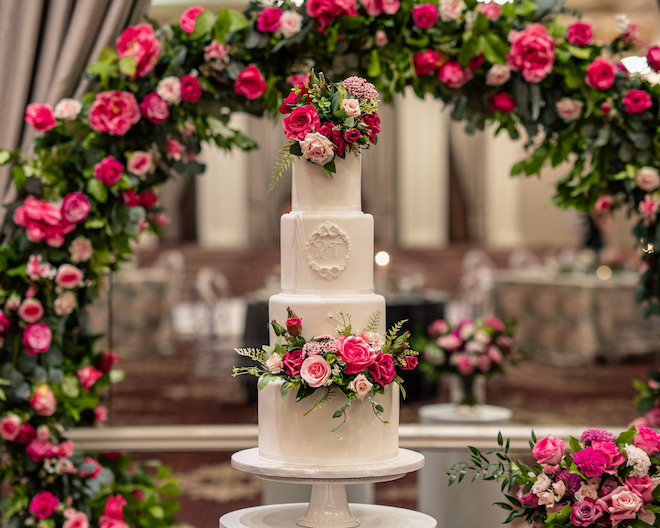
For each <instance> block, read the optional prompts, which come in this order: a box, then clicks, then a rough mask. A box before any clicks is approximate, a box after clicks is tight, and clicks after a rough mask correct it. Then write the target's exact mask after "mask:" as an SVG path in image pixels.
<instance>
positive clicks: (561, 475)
mask: <svg viewBox="0 0 660 528" xmlns="http://www.w3.org/2000/svg"><path fill="white" fill-rule="evenodd" d="M557 480H558V481H559V480H561V481H562V482H563V483H564V484H566V494H567V495H569V496H573V495H575V494H576V493H577V491H578V490H579V489H580V487H581V486H582V477H580V475H576V474H575V473H569V471H568V469H562V470H561V471H560V472H558V473H557Z"/></svg>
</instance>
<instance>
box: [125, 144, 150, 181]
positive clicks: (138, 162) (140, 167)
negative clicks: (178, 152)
mask: <svg viewBox="0 0 660 528" xmlns="http://www.w3.org/2000/svg"><path fill="white" fill-rule="evenodd" d="M153 167H154V158H153V154H151V152H145V151H143V150H136V151H134V152H133V153H132V154H131V155H130V156H129V157H128V159H127V160H126V169H128V172H130V173H131V174H135V175H136V176H145V175H146V174H148V173H149V172H150V171H151V169H153Z"/></svg>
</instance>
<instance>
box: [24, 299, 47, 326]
mask: <svg viewBox="0 0 660 528" xmlns="http://www.w3.org/2000/svg"><path fill="white" fill-rule="evenodd" d="M43 315H44V307H43V306H41V303H40V302H39V301H38V300H37V299H25V300H24V301H23V302H22V303H21V306H20V307H19V308H18V316H19V317H20V318H21V319H23V321H25V322H26V323H36V322H37V321H38V320H39V319H41V317H42V316H43Z"/></svg>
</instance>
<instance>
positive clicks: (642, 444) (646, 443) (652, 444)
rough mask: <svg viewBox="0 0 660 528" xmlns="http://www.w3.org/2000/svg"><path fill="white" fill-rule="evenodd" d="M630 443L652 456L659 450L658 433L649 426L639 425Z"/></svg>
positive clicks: (659, 440) (659, 438)
mask: <svg viewBox="0 0 660 528" xmlns="http://www.w3.org/2000/svg"><path fill="white" fill-rule="evenodd" d="M632 444H633V445H634V446H635V447H639V448H640V449H641V450H642V451H644V452H645V453H646V454H647V455H649V456H650V457H652V456H654V455H656V454H657V453H658V451H659V450H660V435H659V434H658V433H656V432H655V431H654V430H653V429H651V428H650V427H640V428H639V432H638V433H637V434H636V435H635V436H634V437H633V439H632Z"/></svg>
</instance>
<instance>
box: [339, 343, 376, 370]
mask: <svg viewBox="0 0 660 528" xmlns="http://www.w3.org/2000/svg"><path fill="white" fill-rule="evenodd" d="M337 355H338V356H339V357H340V358H341V359H342V360H343V361H345V362H346V368H345V369H344V373H345V374H358V373H360V372H362V371H364V369H366V368H367V367H370V366H371V365H372V364H373V363H374V361H375V360H376V353H375V352H374V351H373V349H372V348H371V347H370V346H369V345H368V344H367V342H366V341H365V340H364V339H362V338H359V337H356V336H348V337H346V336H342V337H340V338H339V339H337Z"/></svg>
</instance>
